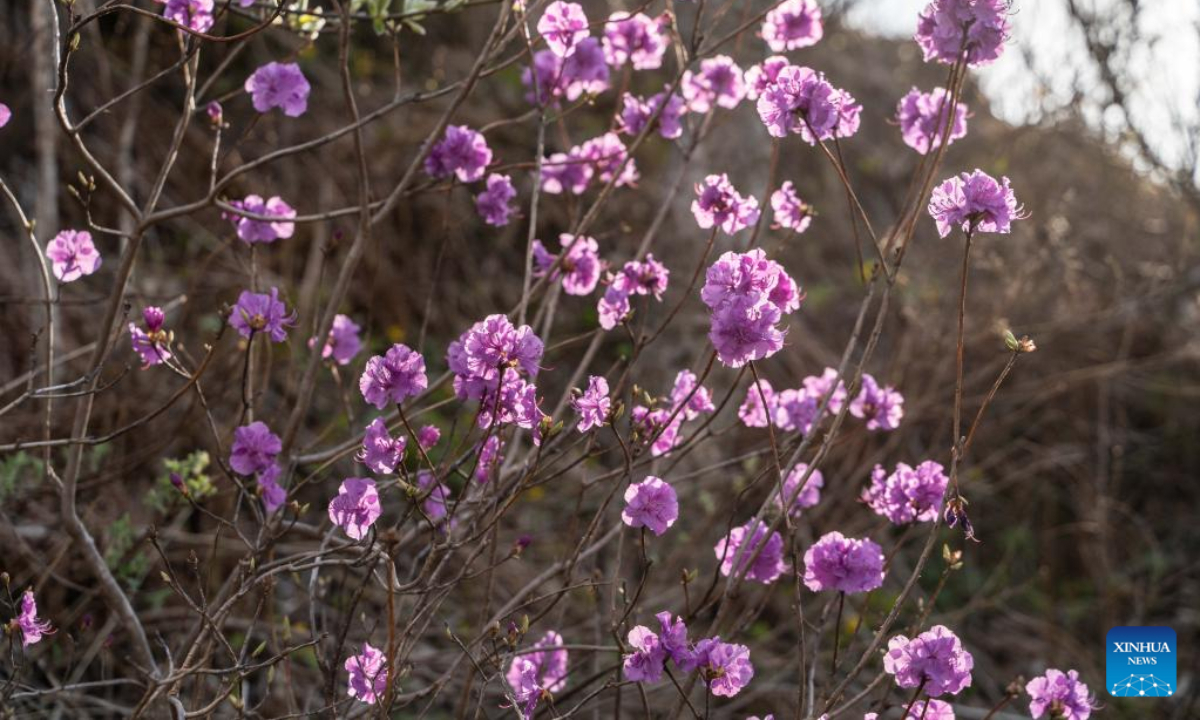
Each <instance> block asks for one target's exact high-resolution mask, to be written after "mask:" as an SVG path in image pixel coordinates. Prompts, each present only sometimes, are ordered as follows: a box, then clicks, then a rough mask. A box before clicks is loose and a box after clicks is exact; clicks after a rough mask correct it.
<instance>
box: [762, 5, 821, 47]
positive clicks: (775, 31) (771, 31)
mask: <svg viewBox="0 0 1200 720" xmlns="http://www.w3.org/2000/svg"><path fill="white" fill-rule="evenodd" d="M824 34H825V31H824V28H823V27H822V26H821V6H820V5H817V3H816V0H785V2H783V3H781V4H780V5H778V6H776V7H775V9H774V10H772V11H771V12H769V13H767V17H766V19H765V20H764V21H763V26H762V39H763V40H765V41H766V43H767V45H769V46H770V47H771V50H772V51H773V52H784V51H785V50H796V49H797V48H802V47H808V46H809V45H815V44H817V42H818V41H819V40H820V39H821V37H822V36H823V35H824Z"/></svg>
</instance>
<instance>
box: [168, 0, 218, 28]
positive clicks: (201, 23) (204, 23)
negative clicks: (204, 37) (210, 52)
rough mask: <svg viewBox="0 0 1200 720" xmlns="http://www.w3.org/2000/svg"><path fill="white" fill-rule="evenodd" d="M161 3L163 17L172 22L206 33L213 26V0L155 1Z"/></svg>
mask: <svg viewBox="0 0 1200 720" xmlns="http://www.w3.org/2000/svg"><path fill="white" fill-rule="evenodd" d="M155 1H156V2H160V3H162V4H163V5H164V6H165V7H163V17H165V18H166V19H168V20H171V21H172V22H177V23H179V24H180V25H182V26H184V27H186V28H189V29H191V30H194V31H195V32H198V33H206V32H208V31H209V30H211V29H212V26H213V0H155Z"/></svg>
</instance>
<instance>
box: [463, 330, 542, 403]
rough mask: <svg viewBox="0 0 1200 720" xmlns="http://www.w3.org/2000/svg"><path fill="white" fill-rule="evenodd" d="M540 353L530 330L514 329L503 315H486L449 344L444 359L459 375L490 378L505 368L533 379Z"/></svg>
mask: <svg viewBox="0 0 1200 720" xmlns="http://www.w3.org/2000/svg"><path fill="white" fill-rule="evenodd" d="M542 351H543V346H542V341H541V339H540V338H538V336H537V335H535V334H534V332H533V328H531V327H529V326H528V325H522V326H521V327H519V328H516V327H513V324H512V322H511V321H509V319H508V318H507V317H505V316H504V315H489V316H487V317H486V318H484V319H483V320H480V321H479V322H477V323H475V324H474V325H472V326H471V328H470V329H469V330H467V331H466V332H464V333H463V334H462V335H461V336H459V338H458V340H457V341H456V342H455V343H451V344H450V349H449V351H448V353H447V360H448V362H449V365H450V369H451V371H453V372H454V373H456V374H458V375H463V376H480V377H493V378H494V377H495V375H496V373H497V371H498V370H499V369H500V368H502V367H504V366H506V365H510V366H511V367H513V368H519V369H521V370H523V371H525V372H526V373H528V374H529V375H531V376H536V375H537V372H538V363H539V362H541V360H542ZM463 399H466V398H465V397H464V398H463Z"/></svg>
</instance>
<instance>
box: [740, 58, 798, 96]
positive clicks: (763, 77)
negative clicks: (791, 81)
mask: <svg viewBox="0 0 1200 720" xmlns="http://www.w3.org/2000/svg"><path fill="white" fill-rule="evenodd" d="M789 66H791V62H789V61H788V59H787V58H786V57H784V56H783V55H772V56H771V57H769V58H767V59H766V60H763V61H762V62H761V63H759V64H757V65H752V66H750V69H749V70H747V71H746V99H747V100H758V98H759V97H761V96H762V94H763V93H765V92H766V91H767V88H769V87H771V86H772V85H774V84H775V81H776V80H778V79H779V72H780V71H781V70H783V69H784V68H785V67H789Z"/></svg>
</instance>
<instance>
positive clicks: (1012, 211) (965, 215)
mask: <svg viewBox="0 0 1200 720" xmlns="http://www.w3.org/2000/svg"><path fill="white" fill-rule="evenodd" d="M929 214H930V215H932V216H933V219H934V221H935V222H936V223H937V229H938V235H940V236H942V237H946V236H947V235H949V234H950V231H951V230H953V229H954V228H955V227H961V228H962V231H963V232H975V231H977V232H986V233H1001V234H1007V233H1009V232H1010V231H1011V230H1012V221H1013V220H1021V219H1023V218H1024V217H1025V214H1024V211H1023V210H1022V208H1021V206H1020V205H1018V204H1017V197H1016V195H1014V194H1013V191H1012V188H1010V187H1009V185H1008V178H1006V177H1002V178H1000V181H999V182H997V181H996V179H995V178H993V177H992V176H991V175H988V174H987V173H985V172H984V171H982V170H978V169H977V170H975V172H971V173H965V172H964V173H961V174H959V175H958V176H956V177H952V178H949V179H947V180H945V181H943V182H942V184H941V185H938V186H937V187H936V188H934V189H933V194H932V195H930V197H929Z"/></svg>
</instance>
